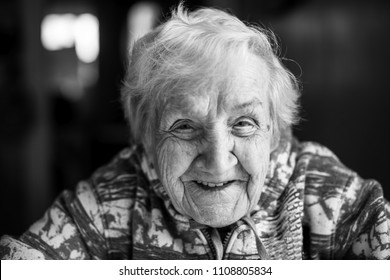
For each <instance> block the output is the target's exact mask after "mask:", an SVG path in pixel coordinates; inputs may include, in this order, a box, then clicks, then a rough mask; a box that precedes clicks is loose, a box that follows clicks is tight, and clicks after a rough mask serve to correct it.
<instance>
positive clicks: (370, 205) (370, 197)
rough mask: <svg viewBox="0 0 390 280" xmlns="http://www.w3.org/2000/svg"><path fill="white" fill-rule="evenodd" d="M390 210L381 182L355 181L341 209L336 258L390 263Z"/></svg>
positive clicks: (350, 183)
mask: <svg viewBox="0 0 390 280" xmlns="http://www.w3.org/2000/svg"><path fill="white" fill-rule="evenodd" d="M389 206H390V205H389V202H388V201H387V200H386V199H385V198H384V196H383V190H382V187H381V186H380V184H379V183H378V182H376V181H374V180H363V179H361V178H359V177H357V176H355V177H352V178H351V179H350V182H349V184H348V186H347V188H346V189H345V192H344V197H343V204H342V206H341V209H340V210H341V211H340V218H339V220H338V225H337V231H336V236H335V238H336V244H337V246H338V247H339V248H338V250H337V251H338V252H339V253H338V255H336V258H343V259H390V214H389V209H390V207H389Z"/></svg>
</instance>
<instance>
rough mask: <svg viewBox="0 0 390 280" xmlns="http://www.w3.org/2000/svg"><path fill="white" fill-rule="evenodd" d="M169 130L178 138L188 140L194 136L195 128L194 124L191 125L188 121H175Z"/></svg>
mask: <svg viewBox="0 0 390 280" xmlns="http://www.w3.org/2000/svg"><path fill="white" fill-rule="evenodd" d="M170 131H171V133H172V134H173V135H175V136H176V137H178V138H180V139H184V140H190V139H193V138H194V137H196V134H197V130H196V129H195V127H194V125H192V124H191V123H190V122H189V121H177V122H175V123H174V124H173V125H172V126H171V128H170Z"/></svg>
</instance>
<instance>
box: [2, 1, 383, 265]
mask: <svg viewBox="0 0 390 280" xmlns="http://www.w3.org/2000/svg"><path fill="white" fill-rule="evenodd" d="M272 46H273V41H272V34H270V33H268V32H267V31H265V30H262V29H259V28H256V27H253V26H247V25H245V24H244V23H242V22H241V21H240V20H238V19H237V18H236V17H234V16H232V15H229V14H227V13H225V12H222V11H219V10H214V9H200V10H197V11H195V12H191V13H188V12H187V11H186V10H185V9H184V8H183V7H182V6H181V5H179V7H178V8H177V9H176V11H174V12H173V14H172V17H171V18H170V19H169V20H168V21H167V22H165V23H164V24H162V25H160V26H159V27H157V28H156V29H155V30H153V31H152V32H150V33H148V34H147V35H146V36H144V37H143V38H141V39H139V40H138V41H137V42H136V43H135V45H134V47H133V51H132V55H131V59H130V63H129V66H128V72H127V74H126V78H125V81H124V85H123V89H122V97H123V106H124V110H125V113H126V117H127V119H128V121H129V124H130V129H131V135H132V145H131V147H130V148H128V149H125V150H124V151H122V152H120V153H119V155H118V156H117V157H116V158H115V159H114V160H113V161H112V162H111V163H109V164H108V165H107V166H105V167H102V168H100V169H98V170H97V171H96V173H95V174H93V175H92V177H91V178H90V179H89V180H86V181H82V182H80V183H79V185H78V186H77V188H76V190H75V192H70V191H65V192H63V193H62V195H61V196H60V197H59V198H58V199H57V200H56V201H55V202H54V204H53V205H52V207H51V208H50V209H48V211H47V212H46V214H45V215H44V217H43V218H42V219H41V220H39V221H38V222H36V223H35V224H33V225H32V226H31V227H30V228H29V230H28V231H26V232H25V233H24V234H23V235H22V236H20V237H19V238H13V237H10V236H4V237H3V238H2V239H1V257H2V258H6V259H7V258H11V259H343V258H345V259H387V258H390V222H389V211H388V210H389V208H388V206H387V202H386V201H385V199H384V198H383V194H382V189H381V187H380V185H379V184H378V183H377V182H375V181H372V180H363V179H361V178H360V177H359V176H358V175H357V174H356V173H354V172H353V171H351V170H349V169H348V168H346V167H345V166H344V165H342V164H341V163H340V161H339V160H338V159H337V157H336V156H335V155H333V154H332V152H330V151H329V150H328V149H326V148H325V147H322V146H320V145H318V144H315V143H311V142H308V143H300V142H298V141H297V140H296V139H294V138H293V137H292V135H291V132H290V128H291V126H292V125H293V124H294V123H295V122H296V120H297V101H298V97H299V92H298V87H297V83H296V80H295V78H294V77H293V76H292V74H291V73H289V72H288V71H287V70H286V69H285V68H284V67H283V66H282V64H281V62H280V60H279V59H278V58H277V56H276V54H275V52H274V50H273V48H272Z"/></svg>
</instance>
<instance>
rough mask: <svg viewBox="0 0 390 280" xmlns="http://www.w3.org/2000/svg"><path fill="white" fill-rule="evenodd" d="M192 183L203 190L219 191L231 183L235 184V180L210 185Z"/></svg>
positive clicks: (200, 182) (208, 183)
mask: <svg viewBox="0 0 390 280" xmlns="http://www.w3.org/2000/svg"><path fill="white" fill-rule="evenodd" d="M192 182H194V183H195V184H197V185H198V186H199V187H201V188H203V189H207V190H217V189H218V190H219V189H222V188H226V187H228V186H230V185H231V184H232V183H234V182H235V180H233V181H226V182H220V183H210V182H203V181H198V180H196V181H192Z"/></svg>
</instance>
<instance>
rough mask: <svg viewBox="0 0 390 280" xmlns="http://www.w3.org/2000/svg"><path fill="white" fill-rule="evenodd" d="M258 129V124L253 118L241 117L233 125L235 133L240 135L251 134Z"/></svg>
mask: <svg viewBox="0 0 390 280" xmlns="http://www.w3.org/2000/svg"><path fill="white" fill-rule="evenodd" d="M256 130H257V124H256V122H255V121H254V120H252V119H240V120H238V121H237V122H236V123H235V124H234V125H233V133H234V134H236V135H237V136H240V137H246V136H250V135H252V134H254V133H255V132H256Z"/></svg>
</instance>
